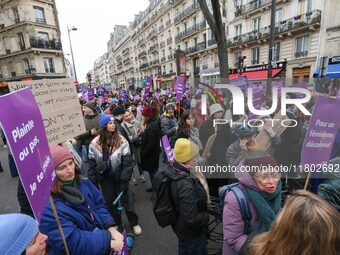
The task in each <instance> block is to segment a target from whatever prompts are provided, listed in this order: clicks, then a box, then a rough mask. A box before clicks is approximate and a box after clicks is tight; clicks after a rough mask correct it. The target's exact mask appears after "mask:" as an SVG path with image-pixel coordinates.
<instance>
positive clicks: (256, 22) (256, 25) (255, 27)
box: [253, 17, 261, 31]
mask: <svg viewBox="0 0 340 255" xmlns="http://www.w3.org/2000/svg"><path fill="white" fill-rule="evenodd" d="M260 27H261V17H258V18H256V19H253V30H255V31H257V30H259V29H260Z"/></svg>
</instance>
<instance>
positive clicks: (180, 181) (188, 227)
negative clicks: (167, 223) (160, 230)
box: [154, 138, 209, 255]
mask: <svg viewBox="0 0 340 255" xmlns="http://www.w3.org/2000/svg"><path fill="white" fill-rule="evenodd" d="M173 152H174V156H175V162H174V163H173V164H168V165H167V166H165V168H163V169H161V170H160V171H158V173H157V175H160V176H161V175H163V176H167V177H168V178H170V179H171V180H172V181H171V185H170V187H171V198H172V200H173V205H174V207H175V209H176V211H177V212H178V214H177V220H176V222H175V223H173V224H172V225H171V227H172V229H173V231H174V232H175V234H176V235H177V237H178V254H188V255H206V254H208V251H207V245H206V243H207V239H206V236H207V233H206V230H207V225H208V223H209V215H208V207H207V205H208V201H209V191H208V185H207V182H206V179H205V177H204V176H203V174H199V173H197V172H196V171H195V169H196V165H197V162H198V159H199V149H198V147H197V145H196V144H195V143H194V142H192V141H190V140H188V139H185V138H180V139H178V140H177V141H176V143H175V147H174V151H173ZM158 179H162V178H158V176H157V177H156V176H155V180H158ZM173 184H174V185H173ZM158 186H159V185H154V187H158ZM155 191H156V190H155Z"/></svg>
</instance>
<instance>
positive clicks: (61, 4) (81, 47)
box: [56, 0, 149, 83]
mask: <svg viewBox="0 0 340 255" xmlns="http://www.w3.org/2000/svg"><path fill="white" fill-rule="evenodd" d="M56 2H57V9H58V13H59V23H60V29H61V40H62V43H63V50H64V53H65V54H69V56H66V57H67V58H68V59H69V60H70V62H71V63H72V58H71V51H70V46H69V41H68V34H67V25H69V26H70V27H71V26H75V27H76V28H78V30H77V31H72V32H71V42H72V49H73V56H74V61H75V66H76V71H77V77H78V80H79V82H80V83H81V82H85V79H86V77H85V76H86V73H87V72H88V71H89V70H91V69H93V63H94V61H95V60H96V59H97V58H98V57H100V56H101V55H102V54H104V53H105V52H106V50H107V48H106V44H107V42H108V41H109V39H110V33H111V32H113V28H114V26H115V25H128V24H129V22H130V21H133V19H134V15H135V14H137V13H139V11H144V10H145V9H146V8H147V7H148V4H149V1H148V0H97V1H84V0H72V1H70V0H56Z"/></svg>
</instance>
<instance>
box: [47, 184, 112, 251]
mask: <svg viewBox="0 0 340 255" xmlns="http://www.w3.org/2000/svg"><path fill="white" fill-rule="evenodd" d="M80 190H81V193H82V194H83V196H84V200H85V201H84V203H83V204H81V205H73V204H71V203H69V202H67V201H65V200H64V199H63V198H62V197H56V196H53V195H52V197H53V201H54V204H55V207H56V210H57V212H58V216H59V220H60V224H61V226H62V228H63V231H64V235H65V238H66V242H67V246H68V249H69V252H70V254H74V255H77V254H81V255H86V254H88V255H102V254H108V253H109V252H110V250H111V249H110V240H111V235H110V232H109V231H108V230H106V229H107V228H109V227H110V226H113V225H114V223H115V222H114V220H113V218H112V217H111V215H110V214H109V212H108V211H107V208H106V206H105V203H104V199H103V196H102V194H101V193H100V191H99V190H98V189H97V188H96V187H95V186H94V185H93V184H92V183H91V182H90V181H89V180H81V181H80ZM40 231H41V232H42V233H43V234H46V235H47V236H48V240H47V244H48V245H49V246H50V247H51V251H50V254H51V255H56V254H63V255H64V254H66V253H65V249H64V245H63V241H62V238H61V235H60V232H59V229H58V226H57V223H56V220H55V218H54V215H53V211H52V208H51V205H50V203H48V204H47V206H46V207H45V209H44V212H43V215H42V218H41V222H40Z"/></svg>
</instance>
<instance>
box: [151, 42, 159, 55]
mask: <svg viewBox="0 0 340 255" xmlns="http://www.w3.org/2000/svg"><path fill="white" fill-rule="evenodd" d="M157 49H158V44H154V45H152V46H151V47H150V48H149V53H151V52H153V51H155V50H157Z"/></svg>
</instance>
